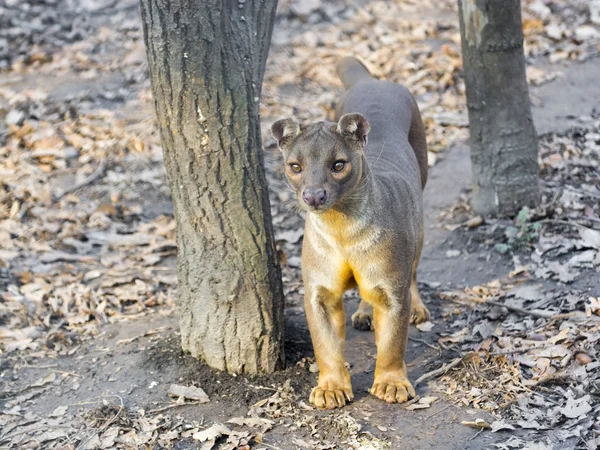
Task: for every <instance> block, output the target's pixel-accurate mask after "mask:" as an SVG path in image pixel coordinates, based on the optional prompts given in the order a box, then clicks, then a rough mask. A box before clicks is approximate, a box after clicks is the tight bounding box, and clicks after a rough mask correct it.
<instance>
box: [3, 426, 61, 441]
mask: <svg viewBox="0 0 600 450" xmlns="http://www.w3.org/2000/svg"><path fill="white" fill-rule="evenodd" d="M49 428H73V427H72V426H71V425H50V424H44V425H39V426H37V427H33V428H29V429H27V430H21V431H16V432H14V433H12V434H7V435H4V436H0V442H4V441H6V440H7V439H12V438H14V437H16V436H20V435H22V434H25V433H33V432H34V431H40V430H48V429H49Z"/></svg>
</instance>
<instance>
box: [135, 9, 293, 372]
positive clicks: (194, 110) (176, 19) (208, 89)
mask: <svg viewBox="0 0 600 450" xmlns="http://www.w3.org/2000/svg"><path fill="white" fill-rule="evenodd" d="M141 6H142V20H143V28H144V39H145V42H146V49H147V54H148V65H149V69H150V76H151V83H152V90H153V93H154V102H155V108H156V114H157V117H158V121H159V126H160V132H161V138H162V145H163V151H164V160H165V167H166V170H167V176H168V180H169V184H170V187H171V193H172V196H173V206H174V211H175V219H176V222H177V248H178V264H177V265H178V279H179V288H178V306H179V314H180V327H181V345H182V348H183V350H184V351H186V352H189V353H191V354H192V355H193V356H194V357H197V358H200V359H203V360H204V361H206V363H208V364H209V365H210V366H211V367H214V368H216V369H219V370H226V371H229V372H234V373H256V372H272V371H274V370H276V369H278V368H280V367H282V366H283V329H282V327H283V289H282V285H281V273H280V269H279V265H278V261H277V252H276V250H275V245H274V239H273V231H272V225H271V213H270V206H269V198H268V192H267V184H266V179H265V174H264V169H263V157H262V150H261V149H262V147H261V138H260V122H259V109H258V107H259V97H260V91H261V86H262V80H263V74H264V68H265V63H266V59H267V54H268V50H269V43H270V40H271V32H272V29H273V21H274V16H275V8H276V6H277V1H276V0H258V1H243V0H237V1H233V0H141Z"/></svg>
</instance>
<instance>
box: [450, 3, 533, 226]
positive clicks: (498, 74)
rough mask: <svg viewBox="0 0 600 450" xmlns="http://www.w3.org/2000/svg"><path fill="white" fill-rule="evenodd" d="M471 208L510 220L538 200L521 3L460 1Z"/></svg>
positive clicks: (487, 214) (485, 214)
mask: <svg viewBox="0 0 600 450" xmlns="http://www.w3.org/2000/svg"><path fill="white" fill-rule="evenodd" d="M459 18H460V32H461V40H462V55H463V66H464V72H465V83H466V91H467V106H468V110H469V123H470V134H471V162H472V166H473V168H472V170H473V183H474V196H473V197H474V198H473V207H474V209H475V211H476V212H477V213H478V214H481V215H483V216H497V215H500V216H513V215H515V214H516V213H517V212H518V211H519V210H520V209H521V208H522V207H524V206H528V207H535V206H536V205H537V203H538V201H539V187H538V174H539V167H538V161H537V158H538V143H537V135H536V131H535V126H534V124H533V119H532V116H531V105H530V102H529V91H528V87H527V78H526V76H525V57H524V54H523V31H522V24H521V2H520V0H459Z"/></svg>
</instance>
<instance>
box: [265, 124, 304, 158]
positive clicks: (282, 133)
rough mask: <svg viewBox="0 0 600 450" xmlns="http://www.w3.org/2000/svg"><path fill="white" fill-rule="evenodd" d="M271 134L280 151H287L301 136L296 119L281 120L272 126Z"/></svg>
mask: <svg viewBox="0 0 600 450" xmlns="http://www.w3.org/2000/svg"><path fill="white" fill-rule="evenodd" d="M271 134H272V135H273V137H274V138H275V140H276V141H277V146H278V147H279V150H287V149H288V148H290V145H292V142H294V139H296V136H298V135H299V134H300V125H298V122H296V121H295V120H294V119H290V118H287V119H280V120H278V121H277V122H275V123H274V124H273V125H272V126H271Z"/></svg>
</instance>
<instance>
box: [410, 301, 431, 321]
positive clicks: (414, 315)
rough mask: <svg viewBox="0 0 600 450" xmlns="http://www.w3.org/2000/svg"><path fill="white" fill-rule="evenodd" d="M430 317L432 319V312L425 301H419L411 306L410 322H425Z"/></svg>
mask: <svg viewBox="0 0 600 450" xmlns="http://www.w3.org/2000/svg"><path fill="white" fill-rule="evenodd" d="M429 319H431V314H430V313H429V310H428V309H427V307H426V306H425V305H424V304H423V302H419V303H417V304H416V305H413V306H412V307H411V308H410V323H414V324H418V323H423V322H427V321H428V320H429Z"/></svg>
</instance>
